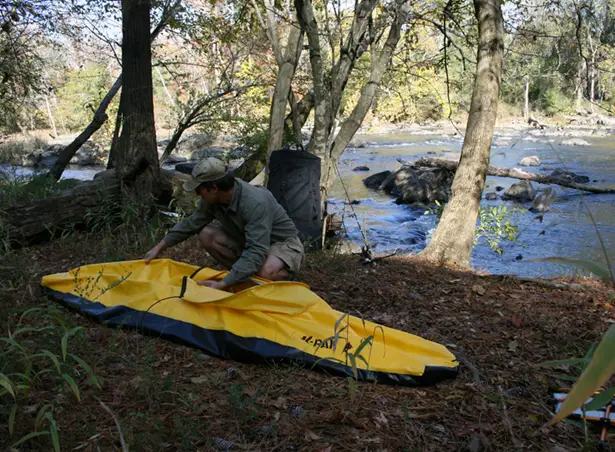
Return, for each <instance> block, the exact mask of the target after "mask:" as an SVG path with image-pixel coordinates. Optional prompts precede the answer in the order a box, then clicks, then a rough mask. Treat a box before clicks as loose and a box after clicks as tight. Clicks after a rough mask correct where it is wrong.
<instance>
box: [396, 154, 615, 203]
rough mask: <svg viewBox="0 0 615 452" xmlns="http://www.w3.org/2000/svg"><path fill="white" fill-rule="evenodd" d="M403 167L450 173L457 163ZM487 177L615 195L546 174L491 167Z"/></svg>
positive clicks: (423, 161)
mask: <svg viewBox="0 0 615 452" xmlns="http://www.w3.org/2000/svg"><path fill="white" fill-rule="evenodd" d="M400 162H402V163H403V164H404V165H410V166H413V167H416V168H421V167H423V168H424V167H427V168H444V169H448V170H451V171H457V167H458V165H459V163H458V162H456V161H454V160H449V159H443V158H434V157H423V158H420V159H418V160H417V161H416V162H411V163H410V162H405V161H402V160H400ZM486 175H487V176H494V177H510V178H512V179H519V180H529V181H532V182H537V183H539V184H554V185H561V186H562V187H568V188H574V189H576V190H583V191H587V192H589V193H595V194H601V193H615V189H614V188H597V187H590V186H589V185H584V184H577V183H576V182H569V181H566V180H564V179H563V178H560V177H552V176H547V175H546V174H534V173H528V172H526V171H523V170H522V169H519V168H499V167H497V166H491V165H489V167H488V168H487V171H486Z"/></svg>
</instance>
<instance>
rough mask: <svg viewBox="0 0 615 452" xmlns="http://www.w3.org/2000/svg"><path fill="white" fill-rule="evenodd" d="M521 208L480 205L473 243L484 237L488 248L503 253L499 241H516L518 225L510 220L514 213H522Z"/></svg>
mask: <svg viewBox="0 0 615 452" xmlns="http://www.w3.org/2000/svg"><path fill="white" fill-rule="evenodd" d="M523 212H524V211H523V210H521V209H516V208H515V209H512V210H509V209H508V207H506V206H493V207H481V208H480V210H479V212H478V220H479V223H478V226H477V227H476V235H475V238H474V243H475V244H476V243H478V242H479V241H480V239H484V240H485V241H486V242H487V244H488V245H489V248H491V249H492V250H493V251H495V252H496V253H497V254H502V253H504V248H502V246H500V245H501V243H502V242H503V241H506V242H516V241H517V238H518V236H519V227H518V224H517V222H516V221H513V220H512V217H513V216H514V215H515V214H520V213H523Z"/></svg>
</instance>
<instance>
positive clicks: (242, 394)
mask: <svg viewBox="0 0 615 452" xmlns="http://www.w3.org/2000/svg"><path fill="white" fill-rule="evenodd" d="M261 395H262V394H261V393H260V390H259V391H257V392H256V393H255V394H250V391H248V390H247V389H246V387H245V385H243V384H232V385H231V386H230V388H229V394H228V400H229V402H230V403H231V405H232V406H233V408H234V409H235V412H236V413H237V415H238V416H239V417H240V418H241V419H243V420H249V419H254V418H255V417H256V416H258V413H259V411H260V407H259V404H258V402H257V399H258V398H259V397H260V396H261Z"/></svg>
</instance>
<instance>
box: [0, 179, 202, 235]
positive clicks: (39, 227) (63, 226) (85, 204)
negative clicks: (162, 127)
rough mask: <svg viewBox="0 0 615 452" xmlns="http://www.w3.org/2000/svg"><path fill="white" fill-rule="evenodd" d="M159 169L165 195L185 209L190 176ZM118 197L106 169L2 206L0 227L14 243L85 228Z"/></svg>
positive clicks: (190, 199) (191, 199)
mask: <svg viewBox="0 0 615 452" xmlns="http://www.w3.org/2000/svg"><path fill="white" fill-rule="evenodd" d="M160 171H161V173H162V176H163V178H162V183H163V191H164V192H165V198H168V199H170V198H171V197H174V198H176V199H178V202H180V201H181V204H182V207H183V208H184V210H188V209H189V208H190V206H191V205H193V204H194V198H195V197H196V195H194V194H191V193H185V192H184V191H183V190H181V185H182V184H183V182H185V181H186V180H187V179H188V178H189V177H188V176H186V175H185V174H181V173H178V172H177V171H168V170H160ZM171 191H172V193H171ZM120 200H121V197H120V183H119V181H118V179H117V178H116V176H115V170H108V171H104V172H101V173H98V174H97V175H96V178H95V179H94V180H92V181H88V182H84V183H82V184H80V185H77V186H76V187H73V188H69V189H66V190H62V191H61V192H60V193H58V194H57V195H54V196H48V197H46V198H42V199H39V200H36V201H33V202H30V203H27V204H23V205H16V206H11V207H8V208H5V209H4V210H1V211H0V230H1V231H2V232H3V233H4V237H8V239H9V241H10V243H11V245H12V246H13V247H20V246H25V245H33V244H36V243H41V242H45V241H48V240H50V239H52V238H53V237H54V236H57V235H58V234H62V233H64V232H67V231H72V230H75V229H78V230H82V229H87V228H88V227H89V226H91V225H90V224H89V223H88V219H90V218H91V219H95V218H96V216H97V215H99V214H102V213H106V211H107V210H109V209H113V208H115V207H117V205H118V203H119V202H120Z"/></svg>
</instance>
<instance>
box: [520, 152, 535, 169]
mask: <svg viewBox="0 0 615 452" xmlns="http://www.w3.org/2000/svg"><path fill="white" fill-rule="evenodd" d="M519 165H521V166H540V159H539V158H538V157H537V156H535V155H531V156H529V157H523V158H522V159H521V161H520V162H519Z"/></svg>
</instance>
